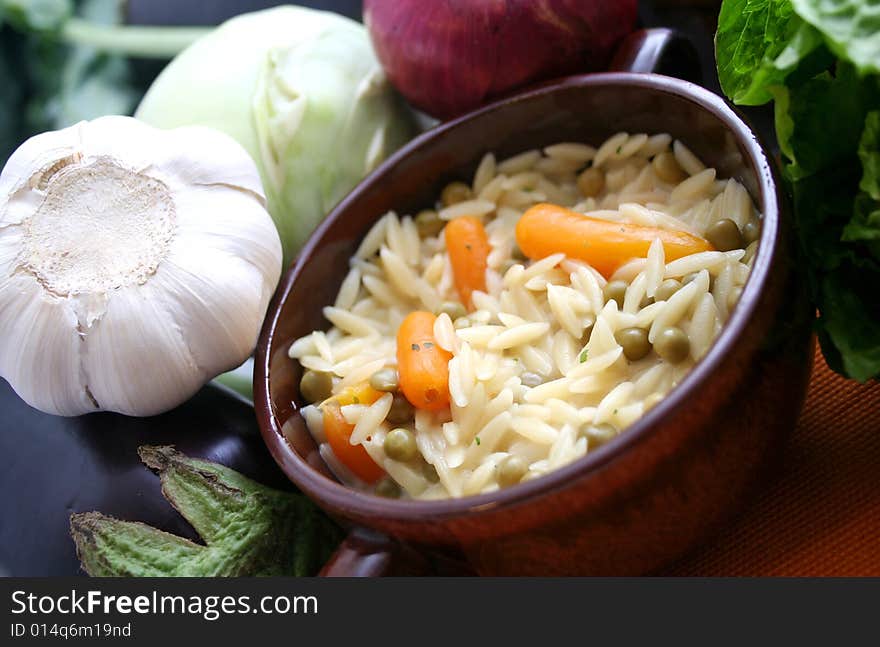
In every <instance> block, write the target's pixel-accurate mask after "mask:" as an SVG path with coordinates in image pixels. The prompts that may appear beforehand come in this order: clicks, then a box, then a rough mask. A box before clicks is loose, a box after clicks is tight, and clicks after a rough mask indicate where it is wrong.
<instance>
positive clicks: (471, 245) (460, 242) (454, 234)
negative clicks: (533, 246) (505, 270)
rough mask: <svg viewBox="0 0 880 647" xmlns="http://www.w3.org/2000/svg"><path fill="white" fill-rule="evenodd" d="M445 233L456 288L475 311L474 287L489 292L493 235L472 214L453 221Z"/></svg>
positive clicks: (463, 299)
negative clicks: (487, 286)
mask: <svg viewBox="0 0 880 647" xmlns="http://www.w3.org/2000/svg"><path fill="white" fill-rule="evenodd" d="M444 235H445V237H446V251H447V252H448V253H449V262H450V263H451V264H452V275H453V277H454V278H455V288H456V289H457V290H458V296H459V297H460V298H461V302H462V303H463V304H464V305H465V307H466V308H468V310H471V309H472V308H473V304H472V302H471V295H472V294H473V292H474V290H481V291H483V292H485V291H486V267H487V263H488V257H489V252H490V251H491V247H490V246H489V237H488V236H487V235H486V230H485V229H484V228H483V223H481V222H480V221H479V220H478V219H477V218H474V217H472V216H462V217H460V218H456V219H455V220H452V221H450V222H449V224H448V225H446V231H445V233H444Z"/></svg>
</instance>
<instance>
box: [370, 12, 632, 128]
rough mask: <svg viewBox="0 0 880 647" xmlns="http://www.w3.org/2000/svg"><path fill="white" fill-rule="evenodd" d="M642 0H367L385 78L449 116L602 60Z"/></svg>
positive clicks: (431, 110) (422, 105)
mask: <svg viewBox="0 0 880 647" xmlns="http://www.w3.org/2000/svg"><path fill="white" fill-rule="evenodd" d="M636 12H637V2H636V0H431V2H425V1H424V0H364V22H365V23H366V25H367V29H368V30H369V33H370V38H371V39H372V42H373V47H374V49H375V50H376V54H377V56H378V58H379V61H380V62H381V63H382V66H383V67H384V68H385V72H386V74H387V75H388V78H389V79H390V80H391V82H392V83H393V84H394V85H395V87H396V88H397V89H398V91H399V92H400V93H401V94H402V95H403V96H404V97H406V99H407V100H408V101H409V102H410V103H411V104H412V105H413V106H415V107H416V108H418V109H419V110H422V111H424V112H425V113H427V114H429V115H431V116H433V117H437V118H439V119H449V118H452V117H455V116H458V115H460V114H463V113H465V112H467V111H469V110H473V109H474V108H477V107H479V106H480V105H482V104H484V103H486V102H487V101H489V100H491V99H494V98H497V97H499V96H502V95H504V94H507V93H509V92H510V91H511V90H515V89H517V88H520V87H523V86H525V85H528V84H531V83H535V82H538V81H543V80H547V79H551V78H555V77H559V76H564V75H566V74H573V73H582V72H593V71H597V70H601V69H603V68H604V67H605V66H607V64H608V62H609V61H610V60H611V56H612V55H613V53H614V48H615V47H616V45H617V44H618V42H620V40H621V39H622V38H623V37H624V36H626V35H627V34H629V33H630V32H632V31H633V30H634V29H635V25H636Z"/></svg>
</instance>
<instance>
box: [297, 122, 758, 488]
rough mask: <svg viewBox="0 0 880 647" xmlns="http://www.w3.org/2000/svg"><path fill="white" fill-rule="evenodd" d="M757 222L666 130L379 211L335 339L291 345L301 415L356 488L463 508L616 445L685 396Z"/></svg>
mask: <svg viewBox="0 0 880 647" xmlns="http://www.w3.org/2000/svg"><path fill="white" fill-rule="evenodd" d="M759 230H760V219H759V216H758V214H757V213H756V211H755V208H754V205H753V204H752V201H751V199H750V197H749V195H748V193H747V192H746V190H745V189H744V188H743V186H742V185H741V184H740V183H739V182H737V181H736V180H734V179H721V178H718V177H716V172H715V170H714V169H712V168H706V167H705V166H704V164H703V163H702V162H701V161H700V160H699V159H698V158H697V157H696V156H695V155H694V154H693V153H692V152H691V151H690V150H688V148H687V147H686V146H685V145H684V144H682V143H681V142H680V141H673V140H672V138H671V137H670V136H669V135H666V134H660V135H653V136H648V135H645V134H628V133H619V134H616V135H614V136H613V137H611V138H609V139H608V140H607V141H605V142H604V143H602V144H601V145H600V146H599V147H598V148H594V147H592V146H589V145H587V144H583V143H560V144H555V145H553V146H548V147H546V148H545V149H543V150H542V151H539V150H532V151H528V152H524V153H521V154H519V155H516V156H514V157H511V158H509V159H505V160H503V161H498V160H496V158H495V156H494V155H493V154H491V153H489V154H487V155H485V157H483V159H482V161H481V162H480V164H479V166H478V168H477V170H476V173H475V175H474V177H473V180H472V182H471V183H470V184H466V183H464V182H453V183H451V184H449V185H448V186H446V187H445V188H444V189H443V191H442V192H441V195H440V196H439V199H438V201H437V203H436V204H435V206H434V208H432V209H427V210H424V211H422V212H420V213H417V214H406V215H398V214H396V213H393V212H392V213H388V214H386V215H385V216H383V217H382V218H381V219H380V220H379V221H378V222H377V223H376V224H375V225H374V226H373V228H372V229H371V231H370V232H369V233H368V234H367V235H366V237H365V238H364V240H363V241H362V243H361V244H360V247H359V249H358V250H357V252H356V253H355V255H354V257H353V258H352V259H351V262H350V265H351V269H350V271H349V273H348V275H347V277H346V278H345V280H344V281H343V282H342V285H341V287H340V289H339V293H338V296H337V298H336V302H335V303H334V304H333V305H330V306H327V307H326V308H325V309H324V316H325V317H326V319H327V321H328V322H329V323H330V326H331V327H330V328H329V330H327V331H314V332H312V333H311V334H309V335H307V336H305V337H302V338H300V339H298V340H297V341H295V342H294V343H293V345H292V346H291V348H290V356H291V357H292V358H295V359H296V360H298V361H299V363H300V364H301V365H302V368H303V377H302V382H301V389H300V390H301V394H302V397H303V399H304V400H306V401H308V402H310V403H311V404H309V405H308V406H305V407H304V408H303V410H302V413H303V415H304V417H305V419H306V422H307V424H308V427H309V430H310V431H311V433H312V434H313V436H314V437H315V439H316V441H317V442H318V443H319V445H320V449H321V454H322V456H323V457H324V459H325V460H326V462H327V463H328V465H330V467H331V468H332V469H333V471H334V472H335V473H336V474H337V476H338V477H339V478H340V480H342V481H343V482H345V483H348V484H350V485H352V486H355V487H359V488H363V489H368V490H370V491H373V492H375V493H377V494H380V495H384V496H395V497H408V498H415V499H437V498H444V497H460V496H467V495H472V494H478V493H483V492H491V491H494V490H496V489H498V488H502V487H507V486H510V485H514V484H516V483H519V482H521V481H526V480H529V479H534V478H538V477H540V476H541V475H543V474H546V473H548V472H550V471H552V470H554V469H557V468H559V467H561V466H563V465H566V464H568V463H570V462H571V461H574V460H576V459H578V458H580V457H582V456H584V455H586V454H588V453H589V452H591V451H594V450H595V449H596V448H598V447H600V446H602V445H603V444H605V443H607V442H608V441H610V440H611V439H613V438H614V437H615V436H617V435H618V434H620V433H624V432H625V430H626V428H627V427H628V426H630V425H631V424H633V422H635V421H636V420H638V419H639V418H640V417H641V416H642V415H643V414H644V413H645V412H646V411H647V410H648V409H650V408H651V407H653V406H654V405H655V404H657V402H659V401H660V400H661V399H662V398H663V397H664V396H665V395H666V394H667V393H668V392H669V391H670V390H671V389H672V388H673V387H675V385H676V384H678V383H679V382H680V381H681V380H682V378H683V377H684V376H685V375H686V374H687V372H688V371H689V370H690V369H691V368H692V367H693V366H694V364H695V363H696V362H697V361H698V360H699V359H700V358H701V357H702V356H703V355H704V354H705V353H706V351H707V350H708V348H709V347H710V346H711V344H712V342H713V340H714V339H715V337H716V336H717V335H718V332H719V331H720V329H721V327H722V326H723V325H724V323H725V321H726V320H727V318H728V316H729V314H730V312H731V311H732V309H733V308H734V307H735V306H736V303H737V300H738V298H739V295H740V292H741V290H742V286H743V285H744V283H745V282H746V279H747V278H748V275H749V270H750V267H751V264H752V260H753V257H754V254H755V249H756V246H757V239H758V236H759Z"/></svg>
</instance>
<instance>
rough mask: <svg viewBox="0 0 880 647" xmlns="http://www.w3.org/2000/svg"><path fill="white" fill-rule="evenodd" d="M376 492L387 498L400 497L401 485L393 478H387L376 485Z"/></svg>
mask: <svg viewBox="0 0 880 647" xmlns="http://www.w3.org/2000/svg"><path fill="white" fill-rule="evenodd" d="M376 494H378V495H379V496H384V497H385V498H387V499H398V498H400V494H401V491H400V486H399V485H398V484H397V483H395V482H394V481H393V480H392V479H390V478H385V479H382V480H381V481H379V483H378V484H377V485H376Z"/></svg>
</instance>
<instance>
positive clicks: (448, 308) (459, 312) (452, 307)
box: [437, 301, 467, 321]
mask: <svg viewBox="0 0 880 647" xmlns="http://www.w3.org/2000/svg"><path fill="white" fill-rule="evenodd" d="M443 313H446V314H448V315H449V318H450V319H452V320H453V321H455V320H456V319H459V318H460V317H464V316H465V315H466V314H467V310H466V309H465V307H464V306H463V305H462V304H461V303H459V302H458V301H444V302H443V303H441V304H440V307H439V308H438V309H437V314H438V315H441V314H443Z"/></svg>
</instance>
